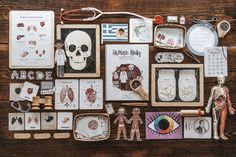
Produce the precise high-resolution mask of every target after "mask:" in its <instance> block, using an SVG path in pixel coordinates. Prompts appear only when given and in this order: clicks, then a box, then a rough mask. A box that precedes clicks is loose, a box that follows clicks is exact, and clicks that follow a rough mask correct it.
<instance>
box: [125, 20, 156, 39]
mask: <svg viewBox="0 0 236 157" xmlns="http://www.w3.org/2000/svg"><path fill="white" fill-rule="evenodd" d="M129 33H130V35H129V38H130V42H131V43H151V42H152V40H153V22H152V20H144V19H139V18H131V19H130V21H129Z"/></svg>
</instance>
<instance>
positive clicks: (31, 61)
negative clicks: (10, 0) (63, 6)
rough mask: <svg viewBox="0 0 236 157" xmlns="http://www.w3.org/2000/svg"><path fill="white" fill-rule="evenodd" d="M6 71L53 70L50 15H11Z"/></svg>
mask: <svg viewBox="0 0 236 157" xmlns="http://www.w3.org/2000/svg"><path fill="white" fill-rule="evenodd" d="M9 67H10V68H12V69H20V68H22V69H36V68H41V69H42V68H44V69H46V68H47V69H48V68H53V67H54V12H53V11H28V10H27V11H26V10H24V11H10V14H9Z"/></svg>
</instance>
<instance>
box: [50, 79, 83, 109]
mask: <svg viewBox="0 0 236 157" xmlns="http://www.w3.org/2000/svg"><path fill="white" fill-rule="evenodd" d="M55 87H56V92H55V109H56V110H77V109H79V101H78V96H79V94H78V88H79V84H78V80H75V79H61V80H59V79H57V80H55Z"/></svg>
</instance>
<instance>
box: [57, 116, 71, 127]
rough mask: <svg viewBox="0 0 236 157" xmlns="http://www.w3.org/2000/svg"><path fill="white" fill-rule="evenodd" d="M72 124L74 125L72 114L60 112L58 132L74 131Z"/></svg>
mask: <svg viewBox="0 0 236 157" xmlns="http://www.w3.org/2000/svg"><path fill="white" fill-rule="evenodd" d="M72 123H73V113H72V112H58V114H57V129H58V130H72Z"/></svg>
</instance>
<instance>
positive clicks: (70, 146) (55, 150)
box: [0, 0, 236, 157]
mask: <svg viewBox="0 0 236 157" xmlns="http://www.w3.org/2000/svg"><path fill="white" fill-rule="evenodd" d="M87 6H90V7H96V8H98V9H101V10H103V11H131V12H135V13H138V14H141V15H144V16H147V17H153V16H154V15H156V14H160V15H163V16H165V15H184V16H185V18H186V27H187V28H189V27H190V26H191V24H192V17H193V16H196V15H204V16H212V15H218V17H220V18H222V17H227V18H236V1H235V0H197V1H194V0H138V1H137V0H106V1H104V0H70V1H68V0H0V10H1V11H0V69H1V72H0V90H1V92H0V113H1V114H0V119H1V120H0V156H3V157H5V156H8V157H14V156H17V157H21V156H22V157H26V156H35V157H41V156H45V157H47V156H49V157H51V156H57V157H60V156H70V157H72V156H80V157H81V156H86V157H89V156H96V157H110V156H112V157H116V156H124V157H132V156H135V157H146V156H160V157H161V156H176V157H179V156H184V157H190V156H191V157H197V156H203V157H216V156H225V157H226V156H227V157H230V156H235V154H236V137H232V138H231V140H229V141H227V142H224V141H214V140H186V139H183V140H149V141H146V140H144V141H143V142H127V141H115V140H114V139H115V136H116V126H114V125H112V128H111V137H110V139H109V140H107V141H103V142H78V141H75V140H74V139H73V137H72V136H71V138H70V139H68V140H55V139H49V140H42V141H40V140H32V139H30V140H13V132H9V131H8V113H9V112H15V111H14V110H13V109H12V108H11V107H10V102H9V101H8V97H9V83H10V82H23V81H19V80H10V74H11V71H12V70H10V69H9V68H8V46H9V45H8V34H9V30H8V27H9V25H8V24H9V22H8V13H9V11H10V10H25V9H27V10H53V11H55V15H56V23H59V18H58V17H59V16H58V15H59V12H60V9H61V8H62V7H63V8H65V9H75V8H81V7H87ZM129 17H130V16H122V15H115V16H103V17H102V18H100V19H98V20H96V21H94V22H89V23H91V24H92V23H93V24H101V23H104V22H110V23H112V22H114V23H115V22H118V23H121V22H125V23H127V22H128V21H129ZM235 26H236V22H235V23H232V29H231V31H230V34H228V35H227V36H226V37H225V39H224V41H221V43H224V45H227V46H235V45H236V44H235V40H236V27H235ZM152 45H153V44H150V65H151V64H152V63H155V60H154V56H155V54H156V52H158V51H161V50H160V49H156V48H154V47H153V46H152ZM104 54H105V51H104V45H101V78H102V79H104V76H105V74H104V68H105V67H104V64H105V63H104V62H105V56H104ZM198 58H199V59H200V60H201V62H203V58H202V57H198ZM229 60H230V62H231V65H230V67H229V71H230V74H232V75H233V76H232V79H231V80H230V82H228V83H227V85H228V87H229V89H230V91H231V100H232V103H233V106H234V107H236V90H235V89H236V52H233V51H231V52H229ZM184 63H195V62H194V61H193V60H192V59H190V58H188V57H187V56H185V61H184ZM54 74H55V69H54ZM54 78H55V75H54ZM204 82H205V85H204V93H205V94H204V101H205V103H206V102H207V99H208V95H209V92H210V90H211V87H212V86H213V85H215V84H216V79H212V78H205V80H204ZM35 83H39V82H36V81H35ZM150 89H151V88H150ZM113 104H114V106H115V110H116V109H117V108H118V107H119V106H120V102H115V103H113ZM140 108H141V110H142V115H141V116H142V119H143V120H144V113H145V112H146V111H178V110H179V109H181V108H180V107H176V108H164V107H162V108H155V107H151V106H150V103H149V106H147V107H140ZM189 109H192V108H191V107H190V108H189ZM202 109H203V108H202ZM127 110H128V113H130V112H131V110H132V107H127ZM86 112H89V111H86ZM95 112H101V111H95ZM103 112H105V110H104V111H103ZM78 113H82V112H81V111H75V112H74V115H76V114H78ZM83 113H84V112H83ZM130 116H131V115H128V117H130ZM113 120H114V116H111V122H112V121H113ZM235 122H236V116H228V119H227V126H226V131H231V133H232V132H233V131H234V133H235V130H236V123H235ZM127 130H128V134H129V131H130V126H128V128H127ZM35 132H36V131H32V133H35ZM38 132H47V131H37V133H38ZM53 132H56V131H52V132H51V133H53ZM71 135H72V134H71ZM141 136H142V137H145V131H144V125H142V126H141ZM235 136H236V135H235Z"/></svg>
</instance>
